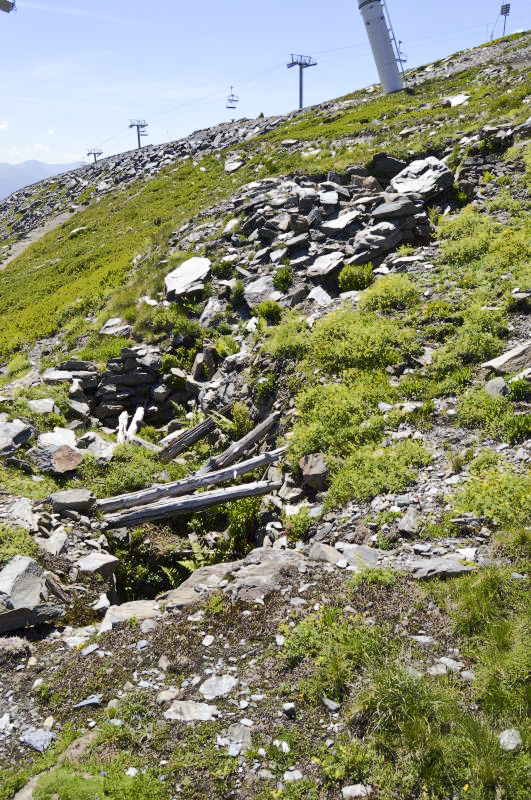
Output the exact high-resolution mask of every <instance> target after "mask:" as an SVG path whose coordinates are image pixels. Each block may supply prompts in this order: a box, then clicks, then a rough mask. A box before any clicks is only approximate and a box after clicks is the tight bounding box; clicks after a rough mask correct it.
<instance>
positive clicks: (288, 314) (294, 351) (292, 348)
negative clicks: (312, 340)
mask: <svg viewBox="0 0 531 800" xmlns="http://www.w3.org/2000/svg"><path fill="white" fill-rule="evenodd" d="M308 335H309V331H308V326H307V324H306V318H305V317H303V316H302V315H301V314H297V313H296V312H295V311H285V312H284V314H283V315H282V319H281V320H280V323H279V324H278V325H276V326H275V327H274V328H271V330H268V331H266V332H265V337H266V338H265V341H264V345H263V349H264V351H265V352H266V353H269V355H272V356H273V357H274V358H290V357H291V358H301V357H302V356H303V355H304V353H305V352H306V350H307V348H308Z"/></svg>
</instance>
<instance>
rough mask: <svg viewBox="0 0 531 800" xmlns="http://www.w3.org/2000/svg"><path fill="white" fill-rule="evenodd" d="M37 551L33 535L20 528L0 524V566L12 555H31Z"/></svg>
mask: <svg viewBox="0 0 531 800" xmlns="http://www.w3.org/2000/svg"><path fill="white" fill-rule="evenodd" d="M36 553H37V545H36V544H35V541H34V540H33V537H32V536H30V535H29V533H28V532H27V531H25V530H23V529H22V528H11V527H9V526H8V525H3V524H0V568H1V567H3V566H4V564H7V562H8V561H9V560H10V559H12V558H13V556H31V557H32V558H33V557H34V556H35V554H36Z"/></svg>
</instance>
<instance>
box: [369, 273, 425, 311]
mask: <svg viewBox="0 0 531 800" xmlns="http://www.w3.org/2000/svg"><path fill="white" fill-rule="evenodd" d="M418 300H419V291H418V289H417V287H416V286H415V284H414V283H413V281H412V280H411V278H409V277H408V276H407V275H386V276H384V277H383V278H379V279H378V280H377V281H376V283H375V284H374V285H373V286H370V287H369V288H368V289H366V290H365V292H364V293H363V295H362V297H361V300H360V302H359V309H360V311H395V310H400V309H404V308H409V307H410V306H413V305H415V303H417V302H418Z"/></svg>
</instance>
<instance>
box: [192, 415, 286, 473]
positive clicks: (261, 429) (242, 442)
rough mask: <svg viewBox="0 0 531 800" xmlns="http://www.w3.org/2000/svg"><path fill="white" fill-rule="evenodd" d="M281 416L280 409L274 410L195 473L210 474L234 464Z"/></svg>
mask: <svg viewBox="0 0 531 800" xmlns="http://www.w3.org/2000/svg"><path fill="white" fill-rule="evenodd" d="M279 417H280V411H274V412H273V414H270V415H269V417H267V419H265V420H264V421H263V422H261V423H260V424H259V425H257V426H256V428H253V430H252V431H250V432H249V433H247V434H246V435H245V436H244V437H243V438H242V439H239V440H238V441H237V442H233V443H232V444H231V446H230V447H228V448H227V449H226V450H225V451H224V452H223V453H221V455H219V456H215V457H214V458H211V459H210V460H209V461H208V462H207V463H206V464H205V465H204V467H201V469H198V470H197V472H196V473H195V474H196V475H208V473H209V472H214V471H215V470H218V469H221V468H222V467H227V466H228V465H229V464H233V463H234V462H235V461H237V460H238V459H239V458H240V457H241V456H243V455H245V453H246V452H247V451H248V450H250V449H251V447H253V445H255V444H256V442H259V441H260V439H263V438H264V436H265V435H266V434H267V433H268V432H269V431H270V430H271V428H272V427H273V425H274V424H275V423H276V422H277V420H278V419H279Z"/></svg>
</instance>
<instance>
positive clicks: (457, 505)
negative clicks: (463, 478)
mask: <svg viewBox="0 0 531 800" xmlns="http://www.w3.org/2000/svg"><path fill="white" fill-rule="evenodd" d="M452 508H453V511H454V513H458V514H461V513H464V512H471V513H472V514H476V515H478V516H483V517H486V518H487V519H488V520H489V521H490V522H492V523H497V524H499V525H501V526H502V527H505V526H508V527H511V526H516V525H525V524H527V523H528V522H529V519H530V518H531V479H530V476H529V474H526V473H519V472H516V470H514V469H512V468H506V469H504V468H502V467H492V466H490V465H489V466H485V467H484V468H483V469H481V470H480V471H479V473H478V474H475V475H472V476H471V478H470V479H469V481H468V482H467V483H466V484H465V485H464V486H463V487H462V488H461V489H459V490H458V491H457V492H456V494H455V495H454V497H453V499H452Z"/></svg>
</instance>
